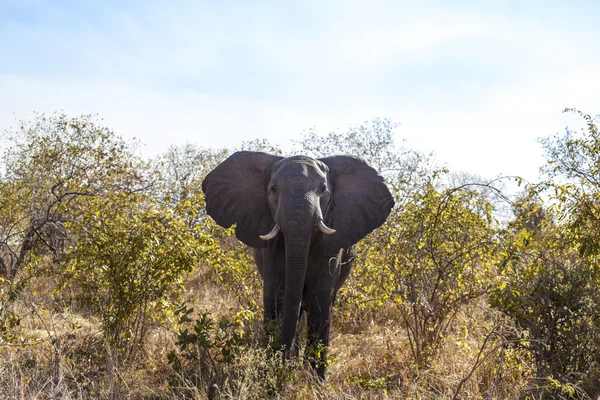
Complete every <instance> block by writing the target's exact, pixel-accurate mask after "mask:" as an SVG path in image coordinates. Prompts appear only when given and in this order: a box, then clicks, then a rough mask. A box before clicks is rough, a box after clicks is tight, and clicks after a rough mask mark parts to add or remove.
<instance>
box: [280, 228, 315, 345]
mask: <svg viewBox="0 0 600 400" xmlns="http://www.w3.org/2000/svg"><path fill="white" fill-rule="evenodd" d="M309 246H310V237H305V238H301V237H298V238H296V237H292V238H289V237H286V245H285V247H286V251H285V293H284V298H283V321H282V327H281V345H282V346H284V347H285V350H286V353H288V354H289V351H290V350H291V349H292V346H293V342H294V338H295V337H296V328H297V325H298V319H299V315H300V303H301V301H302V294H303V291H304V279H305V277H306V269H307V262H308V251H309Z"/></svg>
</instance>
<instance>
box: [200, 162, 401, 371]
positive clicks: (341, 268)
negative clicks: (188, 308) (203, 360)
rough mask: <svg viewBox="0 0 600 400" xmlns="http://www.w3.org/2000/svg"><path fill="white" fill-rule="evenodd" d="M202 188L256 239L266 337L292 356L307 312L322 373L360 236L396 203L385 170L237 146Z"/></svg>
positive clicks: (225, 216) (310, 342)
mask: <svg viewBox="0 0 600 400" xmlns="http://www.w3.org/2000/svg"><path fill="white" fill-rule="evenodd" d="M202 190H203V192H204V194H205V199H206V211H207V214H208V215H210V216H211V217H212V218H213V219H214V220H215V222H216V223H217V224H219V225H220V226H222V227H224V228H229V227H230V226H232V225H233V224H236V228H235V233H236V237H237V238H238V239H239V240H240V241H242V242H243V243H245V244H246V245H248V246H251V247H253V248H254V259H255V261H256V264H257V267H258V271H259V273H260V275H261V277H262V280H263V303H264V324H265V331H266V332H267V337H271V339H272V340H271V342H272V343H273V341H275V342H276V343H277V340H276V339H275V340H273V338H274V337H276V338H278V343H277V344H276V345H275V347H277V348H279V349H282V350H283V351H284V352H285V355H286V357H289V356H290V355H291V354H295V352H297V351H298V349H297V347H296V346H297V345H296V343H297V328H298V322H299V319H300V317H301V315H302V314H303V313H304V312H306V315H307V331H308V338H307V348H306V350H305V353H304V354H305V356H307V355H311V354H312V356H311V357H307V358H308V359H309V361H310V364H311V366H312V368H313V370H314V371H315V372H316V374H317V376H318V377H319V378H320V379H322V380H325V372H326V371H325V370H326V364H327V347H328V345H329V329H330V324H331V316H332V314H331V312H332V306H333V303H334V301H335V297H336V294H337V292H338V290H339V288H340V287H341V286H342V284H343V283H344V281H345V280H346V278H347V277H348V275H349V273H350V269H351V268H352V264H353V259H354V255H355V252H356V243H357V242H358V241H359V240H361V239H362V238H363V237H365V236H366V235H367V234H369V233H370V232H372V231H373V230H375V229H376V228H378V227H379V226H380V225H382V224H383V223H384V222H385V220H386V218H387V217H388V215H389V213H390V211H391V209H392V207H394V204H395V203H394V199H393V197H392V195H391V193H390V191H389V189H388V188H387V186H386V184H385V182H384V179H383V177H382V176H381V175H379V174H378V172H377V171H376V170H375V169H374V168H372V167H371V166H369V165H368V164H367V162H366V161H364V160H363V159H361V158H360V157H355V156H332V157H326V158H320V159H314V158H310V157H307V156H302V155H298V156H292V157H287V158H284V157H281V156H277V155H273V154H268V153H262V152H252V151H239V152H236V153H234V154H232V155H231V156H230V157H229V158H227V159H226V160H225V161H223V162H222V163H221V164H219V165H218V166H217V167H215V168H214V169H213V170H212V171H211V172H210V173H209V174H208V175H207V176H206V178H205V179H204V180H203V182H202ZM294 348H296V349H295V350H294Z"/></svg>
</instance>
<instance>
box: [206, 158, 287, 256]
mask: <svg viewBox="0 0 600 400" xmlns="http://www.w3.org/2000/svg"><path fill="white" fill-rule="evenodd" d="M281 159H283V157H279V156H274V155H272V154H267V153H259V152H254V151H239V152H237V153H234V154H232V155H231V156H229V158H227V159H226V160H225V161H223V162H222V163H221V164H219V165H218V166H217V167H216V168H215V169H213V170H212V171H211V172H210V173H209V174H208V175H207V176H206V178H204V181H203V182H202V191H203V192H204V194H205V196H206V212H207V213H208V215H210V216H211V217H212V218H213V219H214V220H215V221H216V223H217V224H219V225H221V226H222V227H224V228H229V227H230V226H231V225H233V224H236V227H235V235H236V237H237V238H238V239H239V240H241V241H242V242H244V243H246V244H247V245H248V246H252V247H257V248H260V247H266V242H265V241H263V240H261V239H260V238H259V236H260V235H264V234H266V233H268V232H270V231H271V229H273V226H274V224H275V222H274V220H273V217H272V216H271V211H270V210H269V206H268V204H267V195H266V190H265V186H266V184H267V182H266V179H267V175H268V174H269V170H270V168H271V167H272V166H273V164H275V163H276V162H277V161H279V160H281Z"/></svg>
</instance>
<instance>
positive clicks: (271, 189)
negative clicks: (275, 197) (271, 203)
mask: <svg viewBox="0 0 600 400" xmlns="http://www.w3.org/2000/svg"><path fill="white" fill-rule="evenodd" d="M269 193H271V194H275V193H277V188H275V186H271V187H270V188H269Z"/></svg>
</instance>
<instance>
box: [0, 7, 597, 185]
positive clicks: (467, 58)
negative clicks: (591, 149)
mask: <svg viewBox="0 0 600 400" xmlns="http://www.w3.org/2000/svg"><path fill="white" fill-rule="evenodd" d="M599 21H600V3H599V2H596V1H571V2H567V1H551V0H550V1H484V0H481V1H472V2H471V1H452V2H449V1H444V2H442V1H431V2H428V1H420V2H416V1H398V0H397V1H383V0H370V1H368V2H367V1H352V0H346V1H325V0H323V1H312V0H307V1H302V2H285V1H254V2H248V1H244V2H243V1H228V0H221V1H216V0H215V1H191V0H190V1H170V2H165V1H83V0H81V1H76V0H73V1H66V0H54V1H45V0H22V1H19V0H1V1H0V54H1V55H2V56H1V57H0V130H5V129H8V128H10V127H11V126H14V125H15V119H14V118H15V116H16V117H18V118H29V117H31V115H32V114H31V113H32V112H33V111H38V112H52V111H56V110H64V111H65V112H67V113H69V114H74V115H77V114H81V113H98V114H100V116H101V117H103V118H104V122H105V124H106V125H107V126H109V127H111V128H113V129H114V130H115V131H116V132H118V133H120V134H122V135H123V136H125V137H133V136H135V137H137V138H139V139H140V140H141V141H142V142H143V143H144V144H145V148H144V152H145V153H147V154H148V155H154V154H157V153H160V152H162V151H164V149H166V147H167V146H168V145H169V144H182V143H185V142H192V143H197V144H199V145H201V146H213V147H222V146H228V147H234V146H236V145H238V144H239V143H240V142H241V141H242V140H249V139H253V138H257V137H266V138H267V139H269V140H271V141H273V142H275V143H278V144H280V145H282V146H283V147H289V146H290V139H291V138H292V137H294V136H295V135H297V134H298V133H299V132H302V131H303V130H305V129H308V128H311V127H313V126H315V127H316V128H317V129H318V130H319V131H320V132H327V131H329V130H335V129H340V130H343V129H345V128H348V127H349V126H352V125H356V124H358V123H360V122H363V121H365V120H370V119H372V118H374V117H387V118H391V119H393V120H394V121H395V122H398V123H400V127H399V128H398V129H397V132H396V135H397V139H398V141H400V140H402V139H406V140H407V145H408V146H409V147H413V148H415V149H418V150H421V151H425V152H430V151H433V152H435V154H436V157H437V159H438V160H440V161H442V162H446V163H447V164H448V166H449V167H450V168H452V169H453V170H459V171H467V172H470V173H474V174H480V175H484V176H487V177H495V176H497V175H499V174H507V175H522V176H524V177H526V178H527V179H530V180H535V179H536V178H537V169H538V167H539V166H540V165H541V163H542V162H543V158H542V157H541V151H540V147H539V145H538V144H537V142H536V138H538V137H540V136H545V135H549V134H553V133H556V132H560V131H562V129H563V128H564V126H565V125H566V124H575V121H574V120H573V119H570V118H569V117H568V116H567V115H564V114H562V113H561V110H562V109H563V108H564V107H567V106H568V107H577V108H580V109H582V110H583V111H585V112H588V113H592V114H595V113H598V112H600V95H599V94H600V50H599V49H600V23H599Z"/></svg>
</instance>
